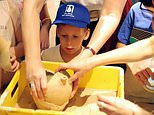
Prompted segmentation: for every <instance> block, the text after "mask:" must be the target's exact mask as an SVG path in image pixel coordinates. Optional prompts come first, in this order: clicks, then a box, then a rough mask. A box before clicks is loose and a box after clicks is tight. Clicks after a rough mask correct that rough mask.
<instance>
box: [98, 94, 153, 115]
mask: <svg viewBox="0 0 154 115" xmlns="http://www.w3.org/2000/svg"><path fill="white" fill-rule="evenodd" d="M98 101H99V102H98V107H99V109H100V111H102V112H105V113H106V114H108V115H150V113H149V112H147V111H145V110H144V109H142V108H140V107H139V106H138V105H136V104H134V103H132V102H130V101H128V100H125V99H120V98H116V97H104V96H98Z"/></svg>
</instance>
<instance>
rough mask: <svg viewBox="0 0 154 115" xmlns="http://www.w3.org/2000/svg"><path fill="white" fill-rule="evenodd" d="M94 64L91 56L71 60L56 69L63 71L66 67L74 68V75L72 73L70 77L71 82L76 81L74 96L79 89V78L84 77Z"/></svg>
mask: <svg viewBox="0 0 154 115" xmlns="http://www.w3.org/2000/svg"><path fill="white" fill-rule="evenodd" d="M93 67H94V66H93V64H92V63H91V60H90V57H89V58H82V59H80V58H76V59H73V60H71V61H70V62H68V63H63V64H61V65H60V66H59V67H58V68H57V70H56V71H63V70H66V69H72V70H74V72H75V73H74V75H72V76H71V77H70V79H69V81H70V82H74V85H73V91H72V96H71V97H73V96H74V95H75V93H76V91H77V89H78V80H79V78H80V77H82V76H83V75H84V74H85V73H87V72H88V71H90V70H91V69H92V68H93Z"/></svg>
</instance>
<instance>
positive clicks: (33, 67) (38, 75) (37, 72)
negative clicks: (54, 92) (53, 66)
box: [26, 61, 47, 100]
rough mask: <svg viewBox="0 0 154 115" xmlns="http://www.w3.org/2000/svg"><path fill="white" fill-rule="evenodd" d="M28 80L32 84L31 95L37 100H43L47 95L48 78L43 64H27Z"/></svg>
mask: <svg viewBox="0 0 154 115" xmlns="http://www.w3.org/2000/svg"><path fill="white" fill-rule="evenodd" d="M26 71H27V72H26V73H27V80H28V81H29V83H30V87H31V94H32V96H33V97H34V98H35V99H40V100H43V99H44V97H45V94H46V87H47V77H46V73H45V70H44V68H43V67H42V65H41V64H39V63H36V64H32V63H31V62H29V63H28V61H27V63H26Z"/></svg>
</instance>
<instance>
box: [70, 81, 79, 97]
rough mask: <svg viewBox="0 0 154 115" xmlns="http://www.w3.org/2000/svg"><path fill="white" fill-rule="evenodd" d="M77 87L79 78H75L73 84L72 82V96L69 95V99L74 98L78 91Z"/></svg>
mask: <svg viewBox="0 0 154 115" xmlns="http://www.w3.org/2000/svg"><path fill="white" fill-rule="evenodd" d="M78 87H79V78H77V79H76V80H75V81H74V82H73V89H72V94H71V97H70V99H71V98H73V97H74V95H75V93H76V92H77V90H78Z"/></svg>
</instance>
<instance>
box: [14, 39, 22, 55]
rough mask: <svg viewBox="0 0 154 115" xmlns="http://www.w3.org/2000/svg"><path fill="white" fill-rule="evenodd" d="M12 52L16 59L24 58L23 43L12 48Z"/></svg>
mask: <svg viewBox="0 0 154 115" xmlns="http://www.w3.org/2000/svg"><path fill="white" fill-rule="evenodd" d="M14 50H15V51H14V52H15V55H16V57H17V58H20V57H22V56H24V46H23V43H22V42H21V43H18V44H17V46H15V47H14Z"/></svg>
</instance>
